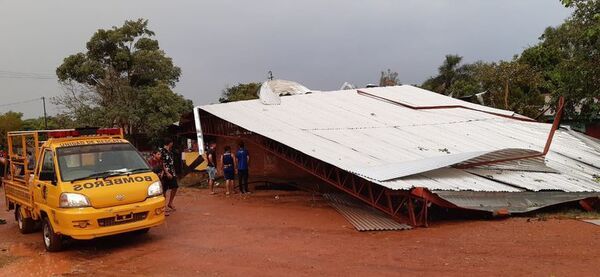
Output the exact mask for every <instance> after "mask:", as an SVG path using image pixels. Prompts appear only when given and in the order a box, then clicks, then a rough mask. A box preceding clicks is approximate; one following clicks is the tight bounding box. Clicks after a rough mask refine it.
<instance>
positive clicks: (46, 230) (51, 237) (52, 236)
mask: <svg viewBox="0 0 600 277" xmlns="http://www.w3.org/2000/svg"><path fill="white" fill-rule="evenodd" d="M42 236H43V239H44V246H45V247H46V250H47V251H49V252H58V251H60V250H62V236H61V235H59V234H56V233H54V229H52V224H50V219H48V217H44V219H43V220H42Z"/></svg>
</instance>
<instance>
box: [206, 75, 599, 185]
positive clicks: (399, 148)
mask: <svg viewBox="0 0 600 277" xmlns="http://www.w3.org/2000/svg"><path fill="white" fill-rule="evenodd" d="M200 108H201V109H203V110H205V111H206V112H208V113H210V114H213V115H215V116H217V117H219V118H222V119H224V120H226V121H229V122H231V123H234V124H236V125H238V126H240V127H242V128H244V129H247V130H249V131H252V132H255V133H257V134H260V135H262V136H265V137H268V138H271V139H273V140H276V141H278V142H281V143H283V144H285V145H287V146H289V147H291V148H294V149H296V150H298V151H300V152H302V153H304V154H307V155H310V156H312V157H315V158H317V159H319V160H321V161H323V162H326V163H329V164H332V165H334V166H337V167H339V168H341V169H343V170H346V171H349V172H352V173H354V174H356V175H359V176H361V177H363V178H365V179H367V180H369V181H372V182H374V183H377V184H379V185H382V186H385V187H388V188H391V189H394V190H406V189H410V188H413V187H424V188H427V189H429V190H431V191H475V192H522V191H564V192H599V191H600V183H598V182H597V180H596V179H595V178H596V176H597V175H600V151H599V150H598V146H597V145H593V144H595V142H594V141H593V140H586V139H582V138H581V137H578V135H574V134H572V133H571V131H569V130H562V129H559V130H558V131H557V132H556V134H555V136H554V139H553V142H552V145H551V148H550V153H548V155H546V156H545V159H529V160H521V161H517V162H512V163H503V164H494V165H487V166H481V167H475V168H468V169H461V168H457V167H456V165H459V164H461V163H468V162H470V161H481V160H484V161H485V160H486V159H491V158H498V157H500V158H510V157H516V156H519V155H523V154H539V153H541V152H542V151H543V148H544V145H545V144H546V140H547V138H548V134H549V132H550V130H551V125H550V124H545V123H538V122H532V121H529V120H528V118H526V117H524V116H521V115H518V114H515V113H514V112H512V111H506V110H500V109H495V108H490V107H485V106H481V105H477V104H473V103H468V102H464V101H461V100H458V99H454V98H451V97H447V96H443V95H440V94H437V93H434V92H431V91H427V90H423V89H420V88H417V87H413V86H407V85H403V86H395V87H380V88H367V89H360V90H342V91H328V92H313V93H310V94H305V95H293V96H284V97H281V103H280V104H279V105H264V104H262V103H261V102H260V101H259V100H249V101H239V102H232V103H224V104H214V105H206V106H201V107H200Z"/></svg>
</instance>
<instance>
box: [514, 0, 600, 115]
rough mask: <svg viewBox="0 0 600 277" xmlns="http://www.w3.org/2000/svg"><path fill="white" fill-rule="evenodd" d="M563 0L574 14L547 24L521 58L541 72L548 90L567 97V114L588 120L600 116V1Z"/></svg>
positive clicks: (556, 95) (544, 85)
mask: <svg viewBox="0 0 600 277" xmlns="http://www.w3.org/2000/svg"><path fill="white" fill-rule="evenodd" d="M562 3H563V4H564V5H565V6H566V7H569V8H573V9H574V11H573V14H572V15H571V17H569V18H568V19H567V20H566V21H565V22H564V23H563V24H561V25H560V26H558V27H549V28H547V29H546V30H545V31H544V34H543V35H542V36H541V37H540V42H539V43H538V44H537V45H535V46H533V47H530V48H528V49H526V50H525V51H524V52H523V54H522V55H521V58H520V60H521V62H522V63H526V64H528V65H530V66H532V67H533V68H535V69H536V70H538V71H539V72H541V74H542V76H543V82H542V84H541V88H542V90H543V91H544V92H547V93H551V94H552V96H553V97H554V98H555V99H556V98H558V97H559V96H564V97H565V100H566V101H565V113H566V117H567V118H570V119H573V120H577V121H580V122H588V121H592V120H595V119H598V118H600V103H599V101H598V98H599V97H600V51H599V49H600V1H597V0H595V1H588V0H568V1H567V0H563V1H562Z"/></svg>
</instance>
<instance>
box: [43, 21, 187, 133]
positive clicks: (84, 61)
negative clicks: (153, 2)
mask: <svg viewBox="0 0 600 277" xmlns="http://www.w3.org/2000/svg"><path fill="white" fill-rule="evenodd" d="M153 37H154V32H153V31H151V30H149V29H148V21H147V20H144V19H138V20H135V21H129V20H128V21H125V23H124V24H123V25H122V26H120V27H113V28H112V29H107V30H103V29H100V30H98V31H97V32H96V33H94V35H93V36H92V37H91V38H90V40H89V41H88V42H87V44H86V48H87V51H86V52H85V53H77V54H74V55H70V56H68V57H66V58H65V59H64V61H63V63H62V64H61V65H60V66H59V67H58V68H57V69H56V74H57V76H58V78H59V81H60V82H61V84H62V85H63V86H64V88H65V91H66V93H65V94H64V95H62V96H61V97H58V98H55V99H54V102H55V103H57V104H59V105H62V106H63V107H64V108H65V109H66V110H67V111H68V114H69V116H72V117H73V118H74V119H75V122H76V125H77V126H101V127H112V126H117V127H121V128H124V129H125V132H126V133H127V134H130V135H133V134H137V133H146V134H149V135H157V134H159V133H160V132H161V131H162V130H163V129H164V128H165V127H166V125H168V124H171V123H173V122H176V121H178V120H179V118H180V116H181V114H182V113H184V112H188V111H190V110H191V109H192V103H191V101H189V100H186V99H184V98H183V97H182V96H181V95H179V94H176V93H174V92H173V90H172V89H173V88H174V87H175V84H176V83H177V82H178V81H179V76H180V75H181V69H180V68H179V67H177V66H175V65H174V64H173V61H172V59H171V58H170V57H168V56H167V55H166V54H165V52H164V51H163V50H161V49H160V47H159V44H158V41H157V40H155V39H153Z"/></svg>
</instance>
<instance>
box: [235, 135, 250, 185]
mask: <svg viewBox="0 0 600 277" xmlns="http://www.w3.org/2000/svg"><path fill="white" fill-rule="evenodd" d="M238 146H239V147H238V150H237V152H236V153H235V158H236V161H237V171H238V178H239V185H240V193H241V194H248V193H250V191H249V190H248V164H249V163H250V154H249V153H248V150H247V149H246V147H245V146H244V142H243V141H242V142H240V143H239V144H238Z"/></svg>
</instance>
